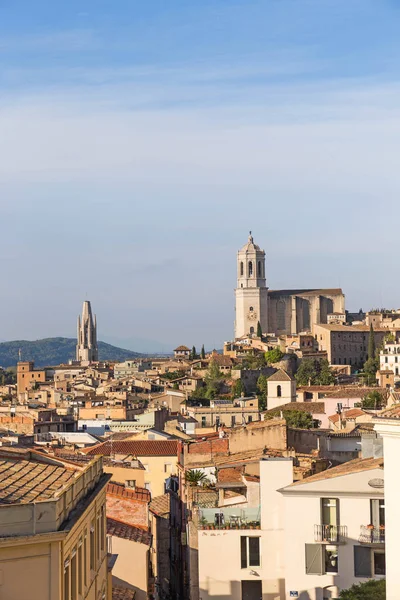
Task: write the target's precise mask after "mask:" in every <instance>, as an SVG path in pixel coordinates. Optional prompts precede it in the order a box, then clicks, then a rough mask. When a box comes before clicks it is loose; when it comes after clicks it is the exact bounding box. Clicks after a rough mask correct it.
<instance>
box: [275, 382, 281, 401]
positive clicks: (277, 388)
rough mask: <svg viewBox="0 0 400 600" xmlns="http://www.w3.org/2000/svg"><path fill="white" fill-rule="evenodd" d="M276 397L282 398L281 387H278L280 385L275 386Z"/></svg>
mask: <svg viewBox="0 0 400 600" xmlns="http://www.w3.org/2000/svg"><path fill="white" fill-rule="evenodd" d="M276 395H277V396H278V398H280V397H281V396H282V386H280V385H277V386H276Z"/></svg>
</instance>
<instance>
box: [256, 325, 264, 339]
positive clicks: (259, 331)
mask: <svg viewBox="0 0 400 600" xmlns="http://www.w3.org/2000/svg"><path fill="white" fill-rule="evenodd" d="M262 336H263V334H262V329H261V323H260V321H258V323H257V337H259V338H260V339H261V338H262Z"/></svg>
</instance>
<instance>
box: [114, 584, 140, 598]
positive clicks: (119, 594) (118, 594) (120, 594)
mask: <svg viewBox="0 0 400 600" xmlns="http://www.w3.org/2000/svg"><path fill="white" fill-rule="evenodd" d="M135 596H136V592H135V591H134V590H128V588H124V587H120V586H119V585H114V584H113V586H112V600H134V598H135Z"/></svg>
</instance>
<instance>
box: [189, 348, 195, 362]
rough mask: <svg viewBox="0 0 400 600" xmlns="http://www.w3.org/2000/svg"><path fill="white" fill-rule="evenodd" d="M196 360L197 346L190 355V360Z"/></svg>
mask: <svg viewBox="0 0 400 600" xmlns="http://www.w3.org/2000/svg"><path fill="white" fill-rule="evenodd" d="M196 358H197V352H196V346H193V348H192V350H191V352H190V354H189V360H195V359H196Z"/></svg>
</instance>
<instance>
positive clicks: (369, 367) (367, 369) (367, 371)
mask: <svg viewBox="0 0 400 600" xmlns="http://www.w3.org/2000/svg"><path fill="white" fill-rule="evenodd" d="M378 367H379V365H378V361H377V359H376V358H374V357H372V358H368V359H367V360H366V361H365V363H364V375H365V379H366V381H367V383H368V385H372V384H374V383H376V372H377V370H378Z"/></svg>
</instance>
